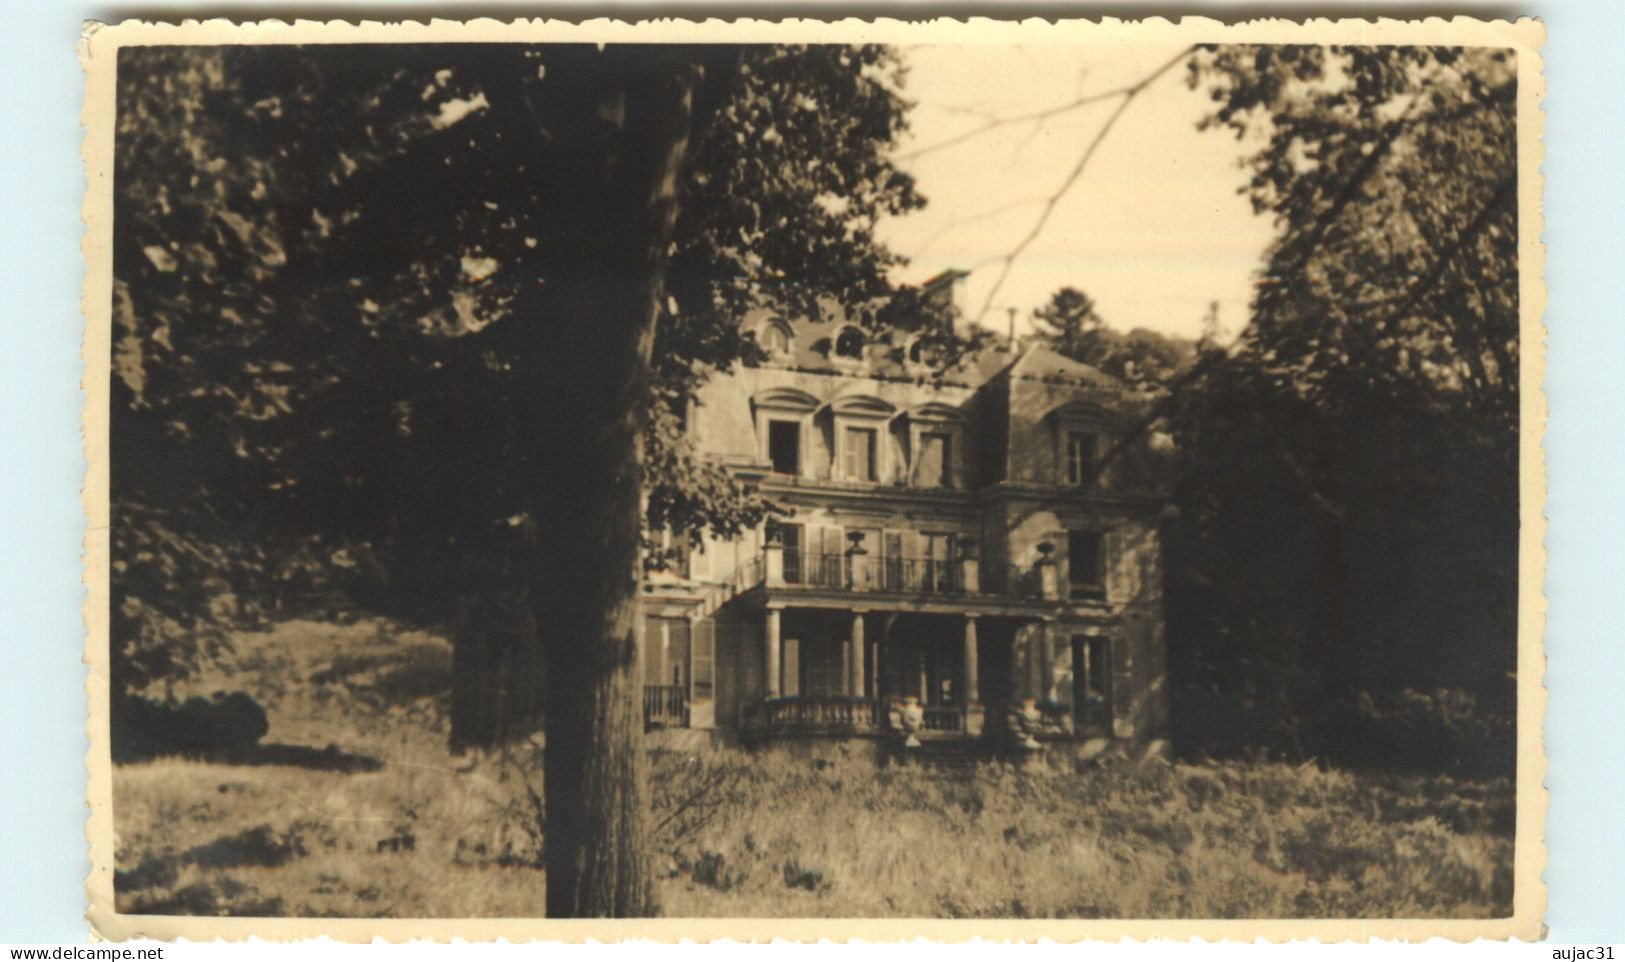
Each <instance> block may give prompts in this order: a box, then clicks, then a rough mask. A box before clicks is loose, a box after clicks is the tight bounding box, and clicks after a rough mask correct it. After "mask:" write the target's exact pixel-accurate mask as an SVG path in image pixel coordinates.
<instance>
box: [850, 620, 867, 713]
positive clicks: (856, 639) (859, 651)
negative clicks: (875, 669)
mask: <svg viewBox="0 0 1625 962" xmlns="http://www.w3.org/2000/svg"><path fill="white" fill-rule="evenodd" d="M867 654H868V653H867V652H866V651H865V650H864V647H863V612H861V611H854V612H852V660H851V665H852V677H851V679H850V688H851V690H850V692H849V694H851V695H852V696H853V697H856V698H862V697H863V689H864V684H863V674H864V672H863V669H864V662H865V661H866V660H867Z"/></svg>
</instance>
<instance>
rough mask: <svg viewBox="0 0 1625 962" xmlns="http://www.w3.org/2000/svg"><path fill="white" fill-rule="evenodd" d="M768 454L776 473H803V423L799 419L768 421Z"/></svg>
mask: <svg viewBox="0 0 1625 962" xmlns="http://www.w3.org/2000/svg"><path fill="white" fill-rule="evenodd" d="M767 456H768V460H769V461H770V462H771V463H772V465H773V473H774V474H787V475H792V476H794V475H798V474H800V473H801V424H800V422H799V421H780V420H778V419H773V420H770V421H768V422H767Z"/></svg>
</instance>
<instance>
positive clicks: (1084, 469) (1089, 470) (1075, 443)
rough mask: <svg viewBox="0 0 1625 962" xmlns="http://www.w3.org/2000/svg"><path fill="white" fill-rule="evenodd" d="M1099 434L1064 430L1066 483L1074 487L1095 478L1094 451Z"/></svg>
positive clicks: (1097, 443)
mask: <svg viewBox="0 0 1625 962" xmlns="http://www.w3.org/2000/svg"><path fill="white" fill-rule="evenodd" d="M1098 445H1099V435H1097V434H1095V433H1094V432H1093V431H1068V432H1066V451H1065V454H1066V483H1067V484H1069V485H1073V486H1074V487H1077V486H1081V485H1085V484H1089V483H1090V482H1091V481H1093V480H1094V478H1095V452H1096V448H1097V446H1098Z"/></svg>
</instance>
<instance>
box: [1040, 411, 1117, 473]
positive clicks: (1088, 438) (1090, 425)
mask: <svg viewBox="0 0 1625 962" xmlns="http://www.w3.org/2000/svg"><path fill="white" fill-rule="evenodd" d="M1111 417H1112V416H1111V414H1110V412H1108V411H1106V410H1105V409H1103V408H1101V407H1100V406H1099V405H1097V404H1093V403H1090V402H1087V401H1073V402H1071V403H1068V404H1065V405H1062V406H1061V407H1059V408H1057V409H1056V410H1054V411H1052V412H1050V414H1049V418H1050V420H1051V423H1052V425H1053V429H1054V431H1055V433H1054V435H1053V437H1054V439H1055V448H1054V460H1053V461H1051V462H1050V466H1049V467H1047V468H1046V469H1045V470H1044V473H1045V474H1048V475H1049V477H1051V478H1054V483H1055V484H1057V485H1060V486H1062V487H1069V488H1105V487H1107V486H1109V485H1110V483H1111V482H1110V478H1109V477H1106V476H1105V471H1104V467H1105V466H1104V464H1103V463H1102V458H1103V456H1104V453H1103V452H1104V451H1106V450H1109V449H1110V443H1111V439H1112V431H1111V425H1112V420H1111Z"/></svg>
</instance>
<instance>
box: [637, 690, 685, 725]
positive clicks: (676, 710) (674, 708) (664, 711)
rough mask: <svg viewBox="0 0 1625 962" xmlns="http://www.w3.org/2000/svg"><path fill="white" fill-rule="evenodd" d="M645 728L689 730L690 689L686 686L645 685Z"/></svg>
mask: <svg viewBox="0 0 1625 962" xmlns="http://www.w3.org/2000/svg"><path fill="white" fill-rule="evenodd" d="M643 727H644V729H645V730H647V729H650V728H687V727H688V687H687V686H686V685H644V686H643Z"/></svg>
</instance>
